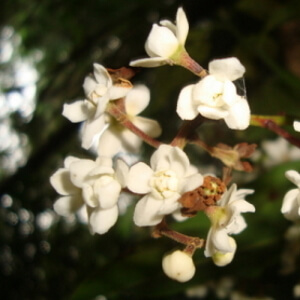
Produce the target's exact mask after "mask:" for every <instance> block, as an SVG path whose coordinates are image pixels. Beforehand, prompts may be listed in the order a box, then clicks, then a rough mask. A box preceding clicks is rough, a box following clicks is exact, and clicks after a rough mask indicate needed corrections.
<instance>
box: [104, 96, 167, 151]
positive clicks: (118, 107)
mask: <svg viewBox="0 0 300 300" xmlns="http://www.w3.org/2000/svg"><path fill="white" fill-rule="evenodd" d="M107 112H108V113H109V114H110V115H111V116H112V117H114V118H115V119H116V120H117V121H118V122H119V123H120V124H122V125H123V126H124V127H126V128H128V129H129V130H130V131H132V132H133V133H134V134H136V135H137V136H138V137H140V138H141V139H142V140H143V141H144V142H146V143H147V144H148V145H150V146H152V147H154V148H158V147H159V146H160V145H161V142H159V141H158V140H156V139H154V138H152V137H150V136H149V135H148V134H146V133H145V132H144V131H142V130H140V129H139V128H138V127H136V126H135V125H134V124H133V123H132V122H131V120H130V119H129V117H128V115H127V114H126V112H125V106H124V98H122V99H119V100H115V101H111V102H110V103H109V105H108V107H107Z"/></svg>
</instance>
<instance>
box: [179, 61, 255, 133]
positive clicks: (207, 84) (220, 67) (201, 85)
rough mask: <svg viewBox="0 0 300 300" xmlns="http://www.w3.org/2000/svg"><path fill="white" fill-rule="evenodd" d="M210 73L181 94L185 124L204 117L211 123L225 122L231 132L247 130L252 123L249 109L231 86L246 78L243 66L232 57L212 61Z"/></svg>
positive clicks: (187, 87)
mask: <svg viewBox="0 0 300 300" xmlns="http://www.w3.org/2000/svg"><path fill="white" fill-rule="evenodd" d="M208 69H209V74H210V75H208V76H205V77H204V78H203V79H201V80H200V81H199V82H198V83H197V84H191V85H188V86H186V87H184V88H183V89H182V90H181V92H180V94H179V98H178V102H177V113H178V115H179V116H180V118H181V119H183V120H192V119H194V118H195V117H196V116H197V115H198V114H201V115H202V116H203V117H205V118H208V119H213V120H219V119H224V121H225V123H226V124H227V126H228V127H229V128H231V129H239V130H242V129H246V128H247V127H248V126H249V123H250V109H249V105H248V102H247V100H246V99H245V98H243V97H241V96H239V95H238V94H237V90H236V87H235V85H234V84H233V82H232V81H235V80H237V79H238V78H241V77H242V76H243V74H244V72H245V68H244V66H243V65H242V64H241V63H240V61H239V60H238V59H237V58H235V57H231V58H224V59H216V60H213V61H212V62H210V63H209V68H208Z"/></svg>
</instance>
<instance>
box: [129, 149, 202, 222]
mask: <svg viewBox="0 0 300 300" xmlns="http://www.w3.org/2000/svg"><path fill="white" fill-rule="evenodd" d="M150 166H151V167H149V166H148V165H146V164H145V163H143V162H139V163H137V164H135V165H133V166H132V167H131V168H130V170H129V175H128V182H127V187H128V188H129V189H130V190H131V191H132V192H134V193H137V194H146V195H145V196H144V197H143V198H142V199H141V200H140V201H139V202H138V203H137V205H136V207H135V212H134V222H135V224H136V225H138V226H152V225H156V224H158V223H160V222H161V220H162V219H163V217H164V215H168V214H172V213H176V212H178V211H179V209H180V208H181V204H180V203H179V202H178V201H177V200H178V199H179V198H180V196H181V195H182V194H183V193H185V192H187V191H190V190H193V189H195V188H196V187H198V186H200V185H202V183H203V176H202V175H201V174H199V173H195V172H192V171H191V170H192V169H193V168H192V167H191V165H190V163H189V159H188V157H187V155H186V154H185V153H184V152H183V151H182V150H181V149H179V148H178V147H172V146H169V145H161V146H160V147H159V148H158V149H157V150H156V151H155V152H154V153H153V155H152V157H151V160H150ZM193 170H194V169H193Z"/></svg>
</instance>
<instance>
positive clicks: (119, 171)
mask: <svg viewBox="0 0 300 300" xmlns="http://www.w3.org/2000/svg"><path fill="white" fill-rule="evenodd" d="M127 172H128V167H127V165H126V164H125V163H124V162H123V161H122V160H118V161H117V166H116V171H115V170H114V169H113V167H112V160H111V159H109V158H102V157H100V158H98V159H97V160H96V161H93V160H90V159H78V158H74V157H68V158H66V160H65V166H64V168H62V169H59V170H58V171H56V172H55V173H54V174H53V175H52V176H51V178H50V182H51V184H52V186H53V187H54V189H55V190H56V191H57V192H58V193H59V194H61V195H62V196H63V197H61V198H59V199H58V200H57V201H56V202H55V203H54V210H55V211H56V212H57V213H58V214H59V215H63V216H69V215H71V214H73V213H74V212H76V211H77V210H79V209H80V208H81V207H82V206H83V205H84V206H85V207H86V209H87V213H88V223H89V226H90V229H91V232H92V233H99V234H103V233H105V232H107V231H108V230H109V229H110V228H111V227H112V226H113V225H114V224H115V223H116V221H117V218H118V206H117V201H118V198H119V194H120V192H121V189H122V187H124V186H125V184H126V177H127Z"/></svg>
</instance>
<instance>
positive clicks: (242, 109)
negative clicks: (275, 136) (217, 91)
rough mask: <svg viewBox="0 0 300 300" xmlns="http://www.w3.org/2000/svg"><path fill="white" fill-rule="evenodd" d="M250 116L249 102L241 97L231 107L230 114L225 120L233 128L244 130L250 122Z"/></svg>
mask: <svg viewBox="0 0 300 300" xmlns="http://www.w3.org/2000/svg"><path fill="white" fill-rule="evenodd" d="M237 97H239V96H237ZM250 117H251V115H250V109H249V105H248V102H247V100H246V99H243V98H242V97H240V100H239V101H238V102H236V103H235V104H234V105H232V106H231V107H230V108H229V110H228V116H226V117H225V118H224V121H225V122H226V124H227V126H228V127H229V128H231V129H235V130H244V129H246V128H247V127H248V126H249V124H250Z"/></svg>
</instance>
